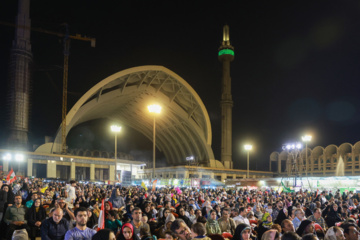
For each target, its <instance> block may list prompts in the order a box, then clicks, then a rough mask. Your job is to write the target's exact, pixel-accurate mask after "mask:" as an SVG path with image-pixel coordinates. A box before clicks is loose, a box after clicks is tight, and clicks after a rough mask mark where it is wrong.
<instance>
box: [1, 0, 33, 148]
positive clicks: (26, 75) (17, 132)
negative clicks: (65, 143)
mask: <svg viewBox="0 0 360 240" xmlns="http://www.w3.org/2000/svg"><path fill="white" fill-rule="evenodd" d="M18 4H19V5H18V15H17V17H16V28H15V39H14V41H13V44H12V48H11V51H10V61H9V81H8V87H9V89H8V94H9V97H8V101H9V114H10V116H9V135H8V139H7V145H8V147H9V148H13V149H24V150H25V149H27V148H28V144H29V143H28V131H29V109H30V102H29V101H30V98H29V95H30V80H31V79H30V77H31V76H30V75H31V71H30V70H31V69H30V67H31V63H32V53H31V44H30V28H31V22H30V0H19V1H18Z"/></svg>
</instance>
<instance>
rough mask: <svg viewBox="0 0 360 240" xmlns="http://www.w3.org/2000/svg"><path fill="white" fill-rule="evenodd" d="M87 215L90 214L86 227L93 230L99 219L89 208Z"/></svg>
mask: <svg viewBox="0 0 360 240" xmlns="http://www.w3.org/2000/svg"><path fill="white" fill-rule="evenodd" d="M87 213H88V221H87V223H86V226H87V227H88V228H93V227H94V226H95V225H96V224H98V220H99V219H98V218H97V217H96V215H95V214H94V213H93V210H92V209H90V208H88V209H87Z"/></svg>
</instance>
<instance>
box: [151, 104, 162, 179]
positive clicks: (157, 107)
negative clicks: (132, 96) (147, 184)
mask: <svg viewBox="0 0 360 240" xmlns="http://www.w3.org/2000/svg"><path fill="white" fill-rule="evenodd" d="M148 110H149V112H150V113H152V114H153V115H154V125H153V173H152V178H153V179H155V146H156V143H155V141H156V129H155V116H156V114H160V113H161V106H160V105H157V104H152V105H149V106H148Z"/></svg>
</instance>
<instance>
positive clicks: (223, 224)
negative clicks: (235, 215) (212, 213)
mask: <svg viewBox="0 0 360 240" xmlns="http://www.w3.org/2000/svg"><path fill="white" fill-rule="evenodd" d="M221 215H222V217H221V218H219V219H218V223H219V226H220V229H221V232H228V233H230V234H231V235H234V233H235V228H236V225H235V222H234V220H233V219H232V218H230V211H229V208H224V209H223V210H222V214H221Z"/></svg>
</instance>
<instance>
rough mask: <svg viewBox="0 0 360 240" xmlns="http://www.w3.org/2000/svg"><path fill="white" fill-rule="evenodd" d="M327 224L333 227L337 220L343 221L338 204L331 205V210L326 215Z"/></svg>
mask: <svg viewBox="0 0 360 240" xmlns="http://www.w3.org/2000/svg"><path fill="white" fill-rule="evenodd" d="M325 221H326V225H327V226H328V227H333V226H335V224H336V223H337V222H341V221H342V219H341V216H340V214H339V212H338V205H337V204H333V205H331V206H329V212H328V213H327V215H326V217H325Z"/></svg>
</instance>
